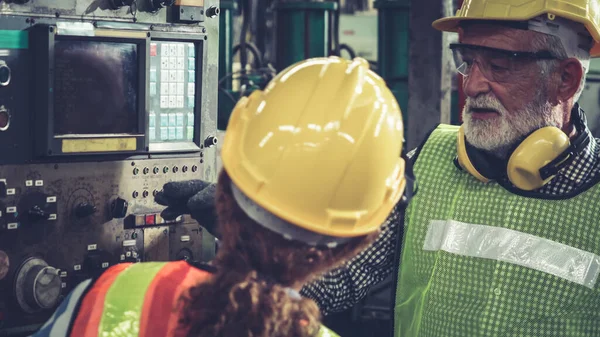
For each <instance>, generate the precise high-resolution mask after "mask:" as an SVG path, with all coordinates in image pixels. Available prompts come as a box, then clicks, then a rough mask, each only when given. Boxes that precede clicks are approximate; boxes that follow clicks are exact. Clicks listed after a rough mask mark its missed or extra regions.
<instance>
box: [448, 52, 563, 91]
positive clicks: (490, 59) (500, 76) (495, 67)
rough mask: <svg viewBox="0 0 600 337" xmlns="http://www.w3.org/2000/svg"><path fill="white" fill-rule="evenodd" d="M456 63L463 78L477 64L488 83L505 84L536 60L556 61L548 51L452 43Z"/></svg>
mask: <svg viewBox="0 0 600 337" xmlns="http://www.w3.org/2000/svg"><path fill="white" fill-rule="evenodd" d="M450 49H451V50H452V53H453V56H454V62H455V63H456V69H457V70H458V72H459V73H461V74H462V75H463V76H469V73H470V72H471V69H472V68H473V65H474V64H475V63H477V65H478V66H479V70H480V71H481V73H482V74H483V76H485V77H486V78H487V79H488V80H489V81H493V82H499V83H506V82H511V81H514V80H515V79H517V78H518V75H519V72H521V71H522V70H523V69H525V67H526V66H527V64H528V63H529V62H531V61H536V60H556V59H558V57H556V56H554V55H553V54H552V53H551V52H550V51H547V50H543V51H538V52H525V51H511V50H505V49H497V48H490V47H484V46H476V45H470V44H462V43H453V44H451V45H450Z"/></svg>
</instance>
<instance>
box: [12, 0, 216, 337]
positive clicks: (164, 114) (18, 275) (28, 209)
mask: <svg viewBox="0 0 600 337" xmlns="http://www.w3.org/2000/svg"><path fill="white" fill-rule="evenodd" d="M219 11H220V10H219V4H218V1H217V0H36V1H27V0H19V1H2V0H0V336H19V335H26V334H29V333H31V332H32V331H34V330H35V329H37V328H38V327H39V326H40V325H41V324H43V323H44V322H45V321H46V320H47V319H48V318H49V316H50V314H51V313H52V311H53V309H54V308H55V307H56V305H57V304H58V303H59V302H60V300H61V299H62V298H63V296H65V295H66V294H68V292H69V291H70V290H71V289H72V288H73V286H74V285H76V284H77V283H78V282H80V281H81V280H83V279H86V278H89V277H92V276H95V275H98V274H99V273H101V272H102V271H103V270H105V269H106V268H108V267H109V266H111V265H114V264H116V263H119V262H124V261H125V262H137V261H167V260H178V259H190V260H196V261H208V260H210V259H212V258H213V257H214V254H215V239H214V237H212V236H211V235H209V234H208V233H207V232H206V231H203V230H202V227H200V226H199V224H198V223H197V222H196V221H194V220H192V219H191V218H189V217H188V216H187V215H186V216H183V217H179V218H177V219H175V220H171V221H168V220H165V219H163V218H162V217H161V216H160V212H161V210H162V209H163V207H161V206H159V205H157V204H156V203H154V201H153V195H154V194H155V193H156V192H157V191H159V190H160V189H161V188H162V186H163V184H164V183H166V182H168V181H175V180H188V179H203V180H206V181H216V176H217V171H216V152H215V149H216V147H215V146H214V145H215V143H216V141H217V138H216V137H215V136H216V122H217V80H218V74H217V71H218V70H217V69H218V41H219V36H218V31H219V21H218V20H219V19H218V14H219Z"/></svg>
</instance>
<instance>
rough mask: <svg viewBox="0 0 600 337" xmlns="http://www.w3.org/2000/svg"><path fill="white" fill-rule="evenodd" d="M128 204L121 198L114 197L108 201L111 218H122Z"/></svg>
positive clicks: (125, 213)
mask: <svg viewBox="0 0 600 337" xmlns="http://www.w3.org/2000/svg"><path fill="white" fill-rule="evenodd" d="M128 207H129V204H128V203H127V201H126V200H125V199H123V198H116V199H115V200H113V201H112V202H111V203H110V214H111V215H112V217H113V219H122V218H124V217H125V216H126V215H127V208H128Z"/></svg>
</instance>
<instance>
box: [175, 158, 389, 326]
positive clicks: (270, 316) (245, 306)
mask: <svg viewBox="0 0 600 337" xmlns="http://www.w3.org/2000/svg"><path fill="white" fill-rule="evenodd" d="M230 182H231V180H230V178H229V176H228V175H227V173H226V172H225V170H223V171H221V174H220V175H219V181H218V187H217V196H216V209H217V216H218V221H219V230H220V233H221V236H222V241H221V245H220V248H219V252H218V253H217V256H216V258H215V260H214V265H215V266H216V267H217V272H216V274H215V275H214V277H212V278H211V280H210V281H208V282H205V283H202V284H199V285H197V286H195V287H194V288H192V289H191V291H190V293H189V297H188V298H187V300H186V304H185V305H186V308H185V309H186V310H184V312H185V316H184V317H183V320H182V322H183V323H184V324H185V325H186V326H187V328H188V329H189V330H188V336H194V337H245V336H247V337H284V336H285V337H300V336H302V337H304V336H316V335H317V333H318V331H319V329H320V322H321V316H320V312H319V308H318V307H317V305H316V304H315V302H314V301H312V300H310V299H306V298H302V299H294V298H292V297H290V295H289V293H288V289H286V288H288V287H295V288H298V287H300V286H301V285H302V284H305V283H306V282H309V281H310V280H311V279H313V278H314V277H316V276H317V275H319V274H321V273H323V272H326V271H327V270H329V269H331V268H334V267H336V266H338V265H340V264H342V263H343V262H345V261H346V260H347V259H348V258H350V257H352V256H354V255H355V254H357V253H358V252H359V251H360V250H362V249H364V248H365V246H366V245H368V244H369V243H371V242H372V241H373V240H374V239H375V238H376V236H377V234H378V233H372V234H370V235H367V236H361V237H357V238H353V239H352V240H350V241H349V242H347V243H345V244H343V245H338V246H337V247H335V248H326V247H314V246H309V245H307V244H305V243H302V242H299V241H293V240H287V239H285V238H283V237H282V236H281V235H279V234H277V233H275V232H272V231H270V230H268V229H266V228H265V227H263V226H261V225H259V224H257V223H256V222H254V221H253V220H251V219H250V218H249V217H248V216H246V214H245V213H244V212H243V211H242V210H241V209H240V207H239V206H238V205H237V203H236V202H235V200H234V198H233V195H232V191H231V186H230Z"/></svg>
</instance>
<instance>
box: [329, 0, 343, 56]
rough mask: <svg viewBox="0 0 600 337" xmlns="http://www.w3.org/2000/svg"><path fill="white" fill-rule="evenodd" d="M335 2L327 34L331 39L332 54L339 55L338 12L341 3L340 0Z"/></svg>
mask: <svg viewBox="0 0 600 337" xmlns="http://www.w3.org/2000/svg"><path fill="white" fill-rule="evenodd" d="M335 3H336V4H337V6H336V9H335V11H334V12H333V24H332V25H330V26H329V27H331V28H330V33H329V36H330V37H331V39H332V40H333V51H332V53H333V55H335V56H340V12H341V8H340V7H341V4H340V0H335Z"/></svg>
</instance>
